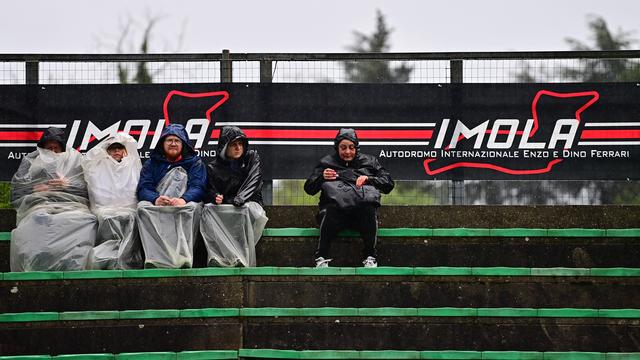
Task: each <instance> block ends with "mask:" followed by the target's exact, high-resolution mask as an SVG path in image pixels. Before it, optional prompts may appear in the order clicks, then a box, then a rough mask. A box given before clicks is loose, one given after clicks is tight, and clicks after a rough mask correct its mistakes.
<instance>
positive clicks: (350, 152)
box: [338, 140, 356, 161]
mask: <svg viewBox="0 0 640 360" xmlns="http://www.w3.org/2000/svg"><path fill="white" fill-rule="evenodd" d="M338 156H340V159H342V160H344V161H352V160H353V158H355V157H356V144H354V143H353V141H349V140H342V141H340V143H339V144H338Z"/></svg>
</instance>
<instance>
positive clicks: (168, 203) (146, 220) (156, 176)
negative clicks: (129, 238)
mask: <svg viewBox="0 0 640 360" xmlns="http://www.w3.org/2000/svg"><path fill="white" fill-rule="evenodd" d="M206 182H207V171H206V168H205V165H204V162H203V161H202V159H201V158H200V157H199V156H198V155H197V154H196V152H195V150H194V149H193V148H192V147H191V145H190V144H189V138H188V135H187V132H186V130H185V129H184V126H182V125H179V124H170V125H169V126H167V127H166V128H165V129H164V130H163V131H162V134H161V136H160V140H159V142H158V145H157V146H156V148H155V149H154V150H153V152H152V154H151V159H149V160H148V161H147V162H146V163H145V164H144V166H143V167H142V171H141V173H140V182H139V183H138V190H137V194H138V200H139V201H140V203H138V227H139V229H140V239H141V240H142V247H143V249H144V253H145V267H163V268H184V267H191V266H192V264H193V244H194V238H195V237H196V235H197V231H198V221H199V216H200V211H201V208H202V207H201V205H200V201H201V200H202V196H203V195H204V191H205V186H206Z"/></svg>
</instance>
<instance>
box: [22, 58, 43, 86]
mask: <svg viewBox="0 0 640 360" xmlns="http://www.w3.org/2000/svg"><path fill="white" fill-rule="evenodd" d="M39 65H40V63H39V62H38V61H37V60H35V61H27V62H26V63H25V67H24V75H25V82H26V83H27V84H29V85H32V84H38V83H39V82H40V79H39V75H38V71H39Z"/></svg>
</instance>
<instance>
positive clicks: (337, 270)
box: [297, 267, 356, 276]
mask: <svg viewBox="0 0 640 360" xmlns="http://www.w3.org/2000/svg"><path fill="white" fill-rule="evenodd" d="M297 275H299V276H341V275H344V276H353V275H356V268H349V267H327V268H298V274H297Z"/></svg>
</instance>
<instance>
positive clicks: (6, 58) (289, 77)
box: [0, 51, 640, 205]
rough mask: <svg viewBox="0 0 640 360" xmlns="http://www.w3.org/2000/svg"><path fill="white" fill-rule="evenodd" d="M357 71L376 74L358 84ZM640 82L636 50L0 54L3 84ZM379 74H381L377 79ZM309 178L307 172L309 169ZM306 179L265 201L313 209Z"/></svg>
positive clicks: (539, 197) (497, 199) (394, 198)
mask: <svg viewBox="0 0 640 360" xmlns="http://www.w3.org/2000/svg"><path fill="white" fill-rule="evenodd" d="M354 67H365V68H367V69H373V71H372V73H371V74H369V77H367V78H357V77H354V76H353V73H352V72H350V71H349V69H352V68H354ZM403 68H404V69H409V70H408V74H407V76H406V78H404V79H402V80H403V81H401V82H404V83H414V84H446V83H570V82H578V83H579V82H638V83H640V51H612V52H513V53H378V54H353V53H351V54H232V53H229V52H228V51H223V52H222V53H221V54H146V55H135V54H132V55H125V54H116V55H62V54H60V55H0V85H22V84H42V85H67V84H122V83H139V82H141V81H140V80H141V79H145V78H144V77H140V76H139V75H140V74H141V72H144V73H145V74H146V75H148V77H147V78H146V79H147V80H145V81H147V82H148V81H150V82H153V83H220V82H223V83H225V82H240V83H244V82H246V83H258V82H273V83H354V82H377V83H385V82H397V80H398V78H397V77H396V78H389V73H390V72H391V73H393V72H394V71H395V70H396V69H403ZM376 71H377V72H376ZM309 171H311V169H309ZM303 183H304V180H303V179H299V180H280V179H276V180H273V182H272V183H270V184H266V187H265V192H266V195H267V196H266V198H267V202H268V203H273V204H274V205H312V204H316V203H317V197H311V196H308V195H306V194H305V193H304V191H303V189H302V185H303ZM383 203H386V204H405V205H447V204H468V205H484V204H491V205H500V204H502V205H595V204H640V182H638V181H631V180H630V181H550V180H545V181H523V180H519V181H457V182H454V181H432V180H425V181H398V182H397V186H396V189H395V190H394V191H393V192H392V193H391V194H390V195H386V196H384V197H383Z"/></svg>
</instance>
